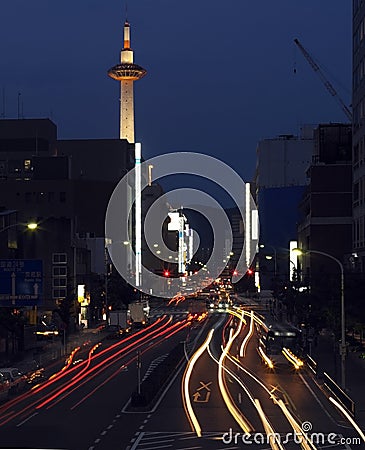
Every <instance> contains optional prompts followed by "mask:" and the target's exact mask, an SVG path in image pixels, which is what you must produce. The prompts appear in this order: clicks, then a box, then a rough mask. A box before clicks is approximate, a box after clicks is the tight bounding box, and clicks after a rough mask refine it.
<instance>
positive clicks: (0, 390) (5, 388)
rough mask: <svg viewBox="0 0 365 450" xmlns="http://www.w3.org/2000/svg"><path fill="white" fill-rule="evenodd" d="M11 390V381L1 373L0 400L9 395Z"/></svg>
mask: <svg viewBox="0 0 365 450" xmlns="http://www.w3.org/2000/svg"><path fill="white" fill-rule="evenodd" d="M9 392H10V382H9V380H7V379H6V378H5V377H4V375H2V374H1V373H0V401H1V400H4V399H6V398H7V397H8V395H9Z"/></svg>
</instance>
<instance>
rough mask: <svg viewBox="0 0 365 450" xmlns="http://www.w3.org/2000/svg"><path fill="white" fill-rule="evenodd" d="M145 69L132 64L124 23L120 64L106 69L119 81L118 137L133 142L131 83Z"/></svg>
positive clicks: (131, 51) (139, 76) (127, 25)
mask: <svg viewBox="0 0 365 450" xmlns="http://www.w3.org/2000/svg"><path fill="white" fill-rule="evenodd" d="M146 73H147V72H146V70H145V69H144V68H143V67H141V66H138V65H137V64H134V62H133V50H132V49H131V47H130V26H129V23H128V22H127V21H126V22H125V23H124V45H123V48H122V50H121V52H120V64H117V65H116V66H114V67H112V68H111V69H109V70H108V75H109V76H110V77H111V78H113V79H114V80H117V81H120V133H119V137H120V139H127V140H128V142H129V143H131V144H132V143H134V102H133V83H134V82H135V81H136V80H139V79H140V78H142V77H144V76H145V75H146Z"/></svg>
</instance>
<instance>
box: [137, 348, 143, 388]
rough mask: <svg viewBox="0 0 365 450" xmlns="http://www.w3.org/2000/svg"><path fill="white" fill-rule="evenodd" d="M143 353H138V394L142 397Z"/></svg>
mask: <svg viewBox="0 0 365 450" xmlns="http://www.w3.org/2000/svg"><path fill="white" fill-rule="evenodd" d="M141 366H142V363H141V351H140V350H138V351H137V392H138V395H141Z"/></svg>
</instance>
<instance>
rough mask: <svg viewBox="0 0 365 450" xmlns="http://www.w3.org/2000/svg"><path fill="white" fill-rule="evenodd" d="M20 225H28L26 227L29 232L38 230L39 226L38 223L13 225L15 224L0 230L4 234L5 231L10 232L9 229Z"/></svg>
mask: <svg viewBox="0 0 365 450" xmlns="http://www.w3.org/2000/svg"><path fill="white" fill-rule="evenodd" d="M18 225H26V227H27V228H28V230H35V229H37V228H38V224H37V223H36V222H29V223H27V224H24V223H13V224H11V225H8V226H6V227H4V228H2V229H1V230H0V233H2V232H3V231H6V230H8V229H9V228H13V227H16V226H18Z"/></svg>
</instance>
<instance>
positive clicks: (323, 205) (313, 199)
mask: <svg viewBox="0 0 365 450" xmlns="http://www.w3.org/2000/svg"><path fill="white" fill-rule="evenodd" d="M314 142H315V145H314V154H313V158H312V163H311V164H310V166H309V168H308V170H307V176H308V179H309V185H308V187H307V189H306V190H305V192H304V195H303V198H302V200H301V203H300V206H299V207H300V211H301V221H300V223H299V224H298V246H299V248H301V249H303V250H304V251H306V250H319V251H322V252H326V253H329V254H330V255H332V256H334V257H336V258H337V259H339V260H340V261H342V262H343V263H344V264H345V260H344V258H345V256H346V255H349V254H351V240H352V239H351V236H352V208H351V199H352V166H351V153H352V149H351V142H352V129H351V125H349V124H334V123H331V124H323V125H319V126H318V127H317V128H316V129H315V132H314ZM302 264H303V265H302V267H301V271H302V278H304V279H307V280H311V285H313V283H315V278H316V277H318V278H319V279H320V280H321V279H322V278H323V271H327V272H326V273H332V272H334V273H335V274H336V275H337V277H338V275H339V270H338V267H337V264H336V263H334V262H332V261H331V260H330V259H329V258H319V257H318V255H314V254H309V255H307V257H303V258H302Z"/></svg>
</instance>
